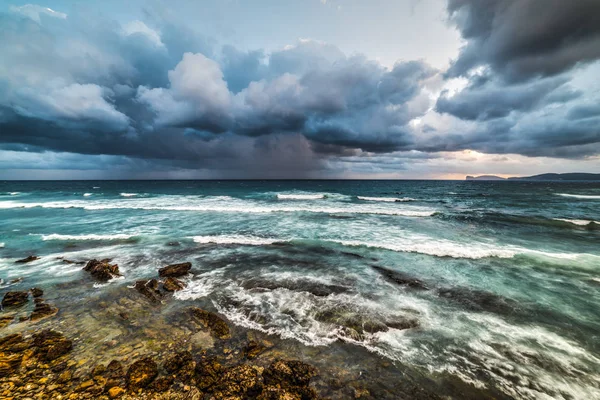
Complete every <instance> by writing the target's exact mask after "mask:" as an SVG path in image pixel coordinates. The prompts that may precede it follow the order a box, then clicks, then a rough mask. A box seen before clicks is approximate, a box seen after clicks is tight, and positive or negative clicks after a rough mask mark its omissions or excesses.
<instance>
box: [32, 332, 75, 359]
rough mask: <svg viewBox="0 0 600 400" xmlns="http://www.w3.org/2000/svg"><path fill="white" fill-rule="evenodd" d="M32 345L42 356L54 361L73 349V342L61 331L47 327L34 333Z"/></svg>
mask: <svg viewBox="0 0 600 400" xmlns="http://www.w3.org/2000/svg"><path fill="white" fill-rule="evenodd" d="M32 346H33V347H35V348H36V353H37V354H38V355H39V356H40V358H42V359H45V360H47V361H52V360H55V359H57V358H59V357H60V356H62V355H65V354H67V353H69V352H70V351H71V350H72V349H73V342H72V341H71V340H69V339H67V338H66V337H64V335H63V334H62V333H60V332H56V331H53V330H50V329H46V330H44V331H42V332H40V333H37V334H35V335H33V342H32Z"/></svg>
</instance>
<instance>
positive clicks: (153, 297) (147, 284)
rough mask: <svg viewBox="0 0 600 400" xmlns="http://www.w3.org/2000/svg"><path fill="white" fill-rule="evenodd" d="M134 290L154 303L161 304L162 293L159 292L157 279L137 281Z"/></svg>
mask: <svg viewBox="0 0 600 400" xmlns="http://www.w3.org/2000/svg"><path fill="white" fill-rule="evenodd" d="M134 288H135V290H137V291H138V292H139V293H141V294H143V295H144V296H145V297H146V298H147V299H148V300H150V301H151V302H152V303H160V299H161V298H162V293H160V291H159V290H158V281H157V280H156V279H151V280H149V281H137V282H136V283H135V286H134Z"/></svg>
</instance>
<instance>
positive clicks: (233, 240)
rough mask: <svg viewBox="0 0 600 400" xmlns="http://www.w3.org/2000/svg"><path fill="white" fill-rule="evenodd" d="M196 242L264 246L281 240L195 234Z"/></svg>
mask: <svg viewBox="0 0 600 400" xmlns="http://www.w3.org/2000/svg"><path fill="white" fill-rule="evenodd" d="M193 240H194V242H196V243H203V244H208V243H213V244H241V245H250V246H263V245H269V244H273V243H277V242H281V240H276V239H266V238H261V237H255V236H242V235H223V236H194V237H193Z"/></svg>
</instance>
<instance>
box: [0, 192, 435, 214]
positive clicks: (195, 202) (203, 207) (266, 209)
mask: <svg viewBox="0 0 600 400" xmlns="http://www.w3.org/2000/svg"><path fill="white" fill-rule="evenodd" d="M33 207H42V208H83V209H85V210H112V209H132V210H136V209H137V210H164V211H198V212H223V213H258V214H261V213H276V212H312V213H326V214H378V215H397V216H405V217H429V216H431V215H433V214H435V212H436V210H433V209H430V208H423V207H408V206H407V207H403V208H399V207H387V206H385V207H382V206H380V205H370V204H369V205H367V204H363V205H358V204H338V205H336V206H317V207H315V206H313V205H293V206H291V205H283V204H281V205H273V204H268V203H261V202H254V201H245V200H237V199H231V198H228V199H227V200H223V199H217V200H215V199H214V198H198V197H195V196H162V197H159V198H138V199H131V200H126V201H125V200H95V201H89V200H86V201H79V200H71V201H63V202H60V201H59V202H40V203H33V202H17V201H0V209H9V208H33Z"/></svg>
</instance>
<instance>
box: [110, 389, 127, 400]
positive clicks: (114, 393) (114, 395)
mask: <svg viewBox="0 0 600 400" xmlns="http://www.w3.org/2000/svg"><path fill="white" fill-rule="evenodd" d="M124 394H125V389H123V388H122V387H118V386H115V387H112V388H110V389H109V390H108V397H110V398H111V399H118V398H119V397H121V396H123V395H124Z"/></svg>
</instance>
